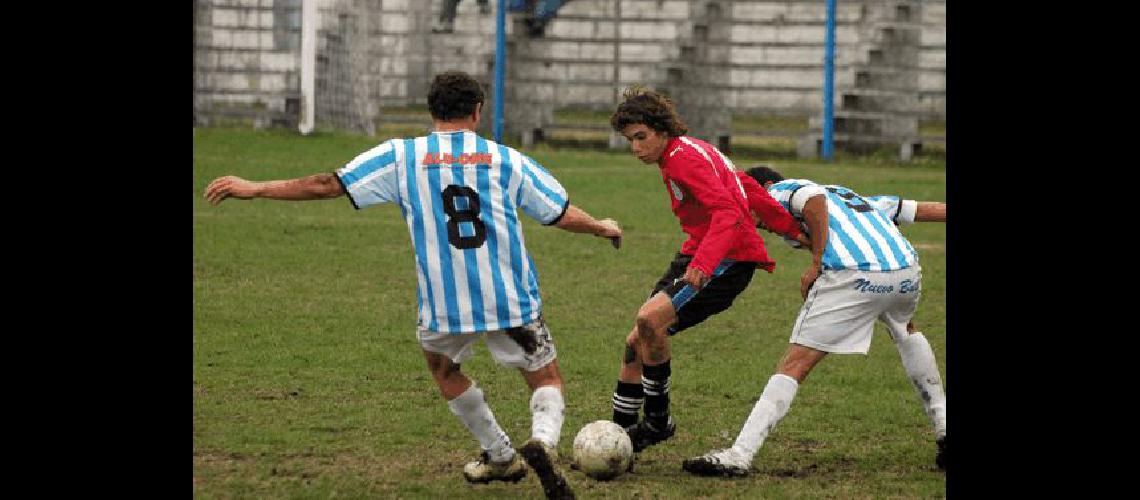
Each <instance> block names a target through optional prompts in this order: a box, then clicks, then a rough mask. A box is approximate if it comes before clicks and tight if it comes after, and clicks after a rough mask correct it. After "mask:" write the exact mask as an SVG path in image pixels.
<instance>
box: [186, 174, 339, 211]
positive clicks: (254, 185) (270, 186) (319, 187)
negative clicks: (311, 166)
mask: <svg viewBox="0 0 1140 500" xmlns="http://www.w3.org/2000/svg"><path fill="white" fill-rule="evenodd" d="M344 193H345V191H344V186H342V185H341V184H340V181H339V180H337V178H336V174H332V173H322V174H316V175H310V176H308V177H301V178H297V179H288V180H280V181H262V182H255V181H248V180H245V179H242V178H241V177H236V176H232V175H227V176H225V177H219V178H217V179H214V180H213V182H210V185H209V186H206V195H205V196H206V199H207V200H209V201H210V203H211V204H213V205H217V204H219V203H221V202H222V201H223V200H225V199H226V198H237V199H239V200H248V199H250V198H269V199H273V200H292V201H305V200H324V199H328V198H336V197H337V196H340V195H343V194H344Z"/></svg>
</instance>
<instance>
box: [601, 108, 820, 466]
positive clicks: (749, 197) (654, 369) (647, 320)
mask: <svg viewBox="0 0 1140 500" xmlns="http://www.w3.org/2000/svg"><path fill="white" fill-rule="evenodd" d="M610 125H611V126H612V127H613V129H614V130H615V131H617V132H619V133H621V134H622V135H623V136H625V138H626V139H628V140H629V144H630V151H631V152H632V153H633V155H634V156H636V157H637V159H639V160H641V161H643V162H645V163H648V164H655V165H657V167H658V168H659V169H661V180H662V181H663V182H664V184H665V188H666V189H665V190H666V192H667V193H668V195H669V199H670V201H671V202H672V207H673V213H674V214H675V215H676V216H677V218H678V219H679V220H680V223H681V229H682V230H683V231H684V232H685V233H686V234H688V235H689V239H688V240H687V241H685V243H684V244H683V245H682V246H681V251H680V252H678V253H677V255H676V256H675V257H674V259H673V262H672V263H671V264H670V265H669V268H668V269H667V270H666V271H665V274H664V275H663V276H662V277H661V279H660V280H658V281H657V284H656V286H655V287H654V288H653V291H652V292H650V295H649V299H648V300H647V301H646V302H645V303H644V304H643V305H642V306H641V308H640V310H638V312H637V322H636V325H635V326H634V328H633V330H632V331H631V332H630V333H629V336H628V337H627V338H626V349H625V356H624V358H623V360H622V365H621V371H620V374H619V380H618V384H617V388H616V389H615V390H614V395H613V421H614V422H615V423H617V424H618V425H620V426H622V427H623V428H625V429H626V431H627V432H628V433H629V435H630V438H631V441H632V442H633V450H634V451H635V452H640V451H641V450H643V449H645V448H646V447H648V446H650V445H653V444H656V443H659V442H661V441H664V440H666V439H668V438H669V437H670V436H672V435H673V433H674V431H675V428H676V426H675V425H674V423H673V420H672V418H671V417H670V415H669V375H670V368H669V360H670V352H669V337H670V336H672V335H675V334H677V333H678V332H680V331H682V330H684V329H686V328H689V327H691V326H694V325H696V324H698V323H700V322H702V321H704V320H705V319H706V318H708V317H709V316H712V315H714V314H717V313H719V312H721V311H723V310H725V309H727V308H728V307H729V306H730V305H732V301H733V300H734V299H735V298H736V296H737V295H739V294H740V292H742V291H743V290H744V289H745V288H746V287H747V286H748V283H749V282H750V281H751V280H752V274H753V273H754V272H755V270H756V268H757V267H759V268H761V269H764V270H765V271H768V272H772V269H774V268H775V265H776V264H775V262H773V261H772V260H771V259H769V258H768V253H767V251H766V250H765V248H764V241H763V240H762V239H761V238H760V235H759V234H757V232H756V229H755V226H756V225H757V223H759V224H760V225H762V226H763V227H765V228H766V229H768V230H770V231H773V232H775V233H777V234H780V235H782V236H785V237H788V238H791V239H794V240H799V241H807V239H806V237H805V236H804V235H803V234H802V233H801V231H800V226H799V224H798V223H797V222H796V221H795V220H794V219H793V218H792V216H791V215H790V214H788V212H787V210H785V209H784V208H783V207H782V206H781V205H780V204H779V203H777V202H776V201H775V200H774V199H772V197H771V196H770V195H769V194H768V193H767V191H765V190H764V189H762V188H759V187H758V186H752V185H749V186H747V187H748V188H751V189H746V186H745V183H748V181H752V179H750V178H748V176H746V175H743V176H741V175H738V172H737V171H736V168H735V166H733V164H732V161H730V160H729V159H728V157H726V156H725V155H724V154H723V153H721V152H720V151H719V150H718V149H717V148H715V147H713V146H712V145H711V144H709V143H707V142H705V141H702V140H700V139H696V138H693V137H689V136H686V135H685V134H686V133H687V132H688V130H687V128H686V126H685V123H684V122H683V121H682V120H681V117H680V116H678V114H677V111H676V109H675V108H674V106H673V103H672V101H670V100H669V98H668V97H666V96H665V95H663V94H661V93H659V92H657V91H654V90H651V89H648V88H645V87H641V86H634V87H631V88H629V89H627V90H626V92H625V94H624V101H623V102H622V103H621V104H620V105H618V107H617V110H616V111H615V112H614V114H613V116H611V117H610ZM745 179H746V180H745ZM749 184H755V181H752V182H751V183H749ZM754 217H755V218H756V219H755V220H754ZM643 403H644V407H645V419H644V420H642V421H641V422H638V412H639V410H640V409H641V407H642V405H643Z"/></svg>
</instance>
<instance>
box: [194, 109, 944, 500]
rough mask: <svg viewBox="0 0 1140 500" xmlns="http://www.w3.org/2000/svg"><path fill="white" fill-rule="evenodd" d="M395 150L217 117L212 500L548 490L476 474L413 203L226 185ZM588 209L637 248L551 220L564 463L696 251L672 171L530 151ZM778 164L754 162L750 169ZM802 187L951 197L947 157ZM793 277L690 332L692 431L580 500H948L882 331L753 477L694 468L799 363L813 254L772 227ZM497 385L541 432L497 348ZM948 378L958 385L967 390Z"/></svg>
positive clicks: (820, 373) (486, 378)
mask: <svg viewBox="0 0 1140 500" xmlns="http://www.w3.org/2000/svg"><path fill="white" fill-rule="evenodd" d="M377 142H379V140H378V139H372V138H367V137H360V136H350V135H338V134H328V133H321V134H316V135H314V136H310V137H300V136H297V135H296V134H294V133H291V132H286V131H252V130H232V129H230V130H225V129H195V131H194V174H193V193H192V195H193V203H194V206H193V224H194V250H193V254H194V280H193V281H194V283H193V286H194V327H193V328H194V496H195V497H201V498H265V497H271V498H329V497H340V498H449V497H486V498H519V497H522V498H541V496H542V493H541V488H540V486H539V484H538V480H537V478H535V476H534V475H533V474H531V475H528V476H527V478H526V479H525V480H523V481H522V482H520V483H519V484H517V485H508V484H500V483H496V484H494V485H485V486H471V485H468V484H467V483H466V482H465V481H464V480H463V478H462V476H461V470H462V466H463V464H464V463H465V462H467V461H469V460H471V459H473V458H475V456H476V455H477V452H478V443H477V442H476V441H475V439H474V438H473V437H472V436H470V434H469V433H468V432H467V431H466V429H464V428H463V426H462V424H460V422H459V421H458V419H456V418H455V417H454V416H453V415H452V414H451V412H450V411H449V410H448V408H447V406H446V404H444V400H443V399H442V397H441V396H440V395H439V394H438V392H437V390H436V388H435V385H434V383H433V382H432V381H431V377H430V376H429V374H428V372H427V369H426V366H425V363H424V361H423V357H422V355H421V354H420V350H419V346H418V343H417V342H416V339H415V335H414V326H415V312H416V311H415V304H416V292H415V287H416V274H415V270H414V265H413V260H412V252H411V246H410V244H409V238H408V231H407V228H406V226H405V225H404V223H403V221H402V218H401V216H400V211H399V209H398V208H397V207H395V206H390V205H386V206H380V207H373V208H370V209H366V210H362V211H355V210H353V209H352V206H351V204H350V203H349V201H348V200H347V199H343V198H341V199H336V200H327V201H320V202H304V203H290V202H279V201H270V200H253V201H240V200H230V201H227V202H225V203H223V204H221V205H220V206H217V207H211V206H209V205H208V204H207V203H206V202H205V200H204V199H203V198H202V193H203V191H204V188H205V186H206V184H207V183H208V182H209V181H210V180H211V179H213V178H214V177H216V176H220V175H226V174H233V175H239V176H243V177H247V178H251V179H256V180H268V179H281V178H291V177H297V176H302V175H308V174H312V173H315V172H320V171H331V170H333V169H335V168H338V167H340V166H341V165H343V164H344V163H346V162H347V161H349V160H351V159H352V158H353V157H354V156H355V155H357V154H358V153H360V152H363V151H364V150H366V149H368V148H370V147H372V146H374V145H375V144H376V143H377ZM528 153H529V154H531V155H532V156H533V157H534V158H535V159H537V160H538V161H539V162H540V163H542V164H543V165H544V166H546V167H547V168H548V169H549V170H550V171H551V172H552V173H553V174H554V175H555V176H556V177H557V178H558V179H559V180H560V181H561V182H562V184H563V185H564V186H565V187H566V189H567V191H568V192H569V194H570V198H571V200H572V201H573V202H574V203H575V204H576V205H578V206H580V207H582V208H583V209H585V210H586V211H588V212H590V213H591V214H593V215H595V216H597V217H599V218H600V217H612V218H614V219H616V220H618V221H619V222H620V223H621V224H622V226H623V228H624V229H625V231H626V236H625V240H624V245H623V247H622V249H621V250H619V251H615V250H613V249H612V248H611V247H610V245H609V244H608V243H606V242H605V241H603V240H600V239H597V238H593V237H590V236H585V235H577V234H571V233H567V232H564V231H559V230H557V229H553V228H547V227H542V226H540V225H539V224H537V223H535V222H534V221H532V220H530V219H529V218H526V217H523V219H524V220H525V221H526V227H525V231H526V242H527V246H528V248H529V249H530V252H531V254H532V256H533V258H534V261H535V263H536V265H537V266H538V271H539V277H540V283H541V287H542V293H543V300H544V303H545V315H546V318H547V321H548V324H549V326H550V328H551V331H552V333H553V335H554V338H555V341H556V344H557V346H558V351H559V364H560V366H561V369H562V373H563V375H564V376H565V378H566V382H567V383H566V400H567V408H566V421H565V425H564V427H563V431H562V441H561V445H560V452H561V453H562V455H563V457H567V456H568V455H569V453H570V445H571V443H572V441H573V439H574V435H575V434H576V433H577V430H578V429H579V428H581V427H582V426H583V425H584V424H586V423H589V422H591V421H593V420H598V419H607V418H609V415H610V395H611V393H612V390H613V387H614V382H615V380H616V375H617V368H618V363H619V360H620V357H621V353H622V346H623V339H624V338H625V335H626V334H627V333H628V332H629V329H630V327H631V325H632V321H633V318H634V315H635V312H636V310H637V308H638V306H639V305H640V304H641V302H642V301H643V300H644V298H645V294H646V293H647V292H648V290H649V289H650V288H651V287H652V284H653V283H654V281H655V280H656V279H657V277H658V276H659V275H660V274H661V273H662V272H663V271H664V270H665V268H666V266H667V265H668V263H669V261H670V260H671V258H672V256H673V254H674V252H676V250H677V249H678V248H679V247H680V244H681V242H682V241H683V239H684V238H683V234H682V233H681V231H680V229H679V227H678V225H677V221H676V218H675V217H674V216H673V214H672V213H671V212H670V210H669V202H668V198H667V197H666V194H665V192H664V187H663V186H662V184H661V180H660V175H659V173H658V171H657V169H656V168H654V167H652V166H648V165H643V164H641V163H640V162H637V161H636V160H635V159H633V158H632V157H631V156H629V155H628V154H624V153H620V152H615V153H609V152H596V151H555V150H551V149H538V150H533V151H528ZM757 160H758V159H757V158H746V157H735V158H734V161H735V162H736V164H737V165H738V166H739V167H741V168H746V167H748V166H751V165H753V164H754V163H756V162H757ZM773 163H774V165H775V166H776V167H777V168H778V169H780V170H781V171H782V172H783V173H784V174H785V175H786V176H788V177H807V178H811V179H814V180H817V181H820V182H826V183H836V184H843V185H846V186H848V187H850V188H852V189H854V190H856V191H858V192H860V193H862V194H865V195H872V194H901V195H903V196H905V197H907V198H917V199H927V200H945V190H946V169H945V165H944V164H943V163H938V162H932V161H926V162H922V163H917V164H910V165H899V164H897V163H893V162H891V161H886V160H869V161H862V162H856V161H848V160H842V161H841V162H840V163H836V164H822V163H815V164H812V163H795V162H784V161H779V162H773ZM903 232H904V234H906V235H907V236H908V237H909V238H910V239H911V241H912V243H913V244H914V245H915V247H916V248H917V249H918V250H919V252H920V255H921V262H922V265H923V277H924V279H923V281H924V284H923V296H922V303H921V305H920V307H919V312H918V314H917V317H916V322H917V323H918V324H919V325H920V327H921V329H922V330H923V331H924V332H925V333H926V336H927V338H928V339H930V342H931V344H932V346H933V347H934V351H935V353H936V355H937V357H938V359H939V363H940V366H942V367H943V376H944V377H946V373H945V368H944V367H945V339H946V328H945V326H946V319H945V318H946V307H945V306H946V297H945V289H946V268H945V262H946V252H945V240H946V230H945V225H943V224H926V225H923V224H918V225H913V226H909V227H907V228H905V229H904V231H903ZM762 235H763V236H764V237H765V241H766V242H767V244H768V248H769V251H770V254H771V255H772V257H773V258H774V259H775V260H776V261H777V262H778V265H777V268H776V271H775V273H773V274H767V273H763V272H758V273H757V275H756V277H755V278H754V279H753V282H752V285H751V286H750V287H749V289H748V290H746V291H745V292H744V293H743V294H741V296H740V297H739V298H738V299H737V301H736V303H735V304H734V305H733V307H732V308H731V309H729V310H728V311H726V312H724V313H722V314H720V315H717V316H715V317H713V318H711V319H710V320H708V321H706V322H705V323H704V324H702V325H699V326H698V327H695V328H693V329H691V330H688V331H686V332H684V333H682V334H680V335H679V336H677V337H674V339H673V340H674V343H673V353H674V354H673V361H672V366H673V377H672V392H671V395H672V401H673V406H672V408H673V412H674V418H675V419H676V421H677V423H678V430H677V435H676V436H674V438H673V439H671V440H669V441H668V442H666V443H664V444H661V445H658V446H655V447H652V448H650V449H649V450H647V451H645V452H644V453H642V455H641V458H640V461H639V462H638V464H637V468H636V471H635V473H633V474H628V475H624V476H622V477H620V478H618V479H616V480H614V481H611V482H597V481H593V480H590V479H588V478H586V477H585V476H584V475H582V474H580V473H577V472H574V471H569V470H568V469H567V472H568V477H569V480H570V482H571V484H572V486H573V487H574V489H575V491H576V492H577V493H578V495H579V497H580V498H635V497H636V498H648V497H652V498H759V497H763V498H796V497H799V498H815V497H844V498H869V497H874V498H881V497H891V498H916V497H922V498H927V497H942V496H944V495H945V475H944V474H943V473H941V472H939V471H938V470H937V469H935V467H934V463H933V458H934V440H933V432H932V430H931V428H930V424H929V422H928V420H927V418H926V416H925V415H924V414H923V412H922V409H921V406H920V404H919V401H918V397H917V396H916V394H915V391H914V389H913V388H912V387H911V386H910V384H909V383H908V381H907V379H906V376H905V373H904V372H903V369H902V367H901V365H900V363H899V360H898V353H897V351H896V350H895V348H894V345H893V344H892V343H891V341H890V340H889V338H888V337H887V335H886V334H885V330H884V329H883V327H882V326H881V325H877V326H876V335H875V339H874V342H873V344H872V347H871V351H870V353H869V354H868V355H867V356H857V355H855V356H832V357H829V358H828V359H826V360H825V361H824V362H823V363H822V364H820V365H819V366H818V367H817V368H816V369H815V371H814V372H813V373H812V375H811V377H810V378H809V379H808V380H807V381H806V382H805V383H804V384H803V385H802V386H801V387H800V390H799V392H798V393H797V395H796V398H795V401H794V403H793V405H792V408H791V411H790V412H789V413H788V415H787V417H785V418H784V419H783V420H782V421H781V422H780V424H779V426H778V427H777V428H776V430H775V431H774V433H773V434H772V435H771V436H770V437H769V438H768V440H767V441H766V442H765V444H764V447H763V448H762V449H761V451H760V452H759V454H758V455H757V457H756V460H755V462H754V466H755V468H756V471H755V474H753V475H752V476H751V477H749V478H745V479H731V480H730V479H711V478H700V477H695V476H691V475H688V474H686V473H684V472H682V471H681V468H680V463H681V460H682V459H684V458H686V457H689V456H694V455H698V454H701V453H704V452H705V451H708V450H709V449H711V448H718V447H725V446H729V445H731V443H732V440H733V439H734V437H735V435H736V433H737V431H738V430H739V428H740V426H741V425H742V424H743V422H744V420H745V418H746V417H747V415H748V412H749V411H750V409H751V406H752V404H753V402H754V401H755V399H756V398H757V397H758V396H759V393H760V391H761V390H762V389H763V387H764V384H765V382H766V381H767V379H768V377H769V376H770V375H771V374H772V372H773V369H774V367H775V365H776V362H777V361H778V360H779V357H780V356H781V355H782V353H783V351H784V349H785V348H786V347H787V340H788V336H789V334H790V331H791V327H792V323H793V322H794V320H795V317H796V313H797V311H798V309H799V306H800V303H801V300H800V297H799V274H800V272H801V271H802V269H803V267H804V266H805V265H806V264H807V263H808V261H809V256H808V254H807V253H806V252H802V251H801V252H797V253H793V250H791V249H790V248H789V247H787V246H786V245H784V244H783V243H782V242H780V241H779V239H778V238H777V237H775V236H774V235H771V234H770V233H766V232H764V233H762ZM464 371H465V372H466V373H467V374H468V375H470V376H471V377H472V378H474V379H475V380H477V381H478V383H479V384H480V385H481V387H483V389H484V391H485V392H486V394H487V395H488V399H489V402H490V404H491V407H492V409H493V410H494V411H495V414H496V417H497V418H498V421H499V423H500V424H501V425H502V426H503V428H504V429H505V430H506V431H507V432H508V433H509V434H510V436H511V438H512V440H513V441H514V442H515V444H516V445H521V443H522V442H523V441H524V440H525V439H526V438H527V437H528V435H529V429H530V413H529V411H528V409H527V403H528V400H529V394H528V391H527V390H526V388H525V385H524V384H523V381H522V379H521V377H520V376H519V375H518V374H517V372H515V371H514V370H507V369H503V368H500V367H497V366H495V365H494V363H493V361H492V360H491V359H490V355H489V354H488V353H487V352H486V349H485V348H483V347H480V348H478V349H477V351H476V356H475V357H474V359H473V360H471V361H469V362H467V363H465V364H464ZM947 382H948V381H947Z"/></svg>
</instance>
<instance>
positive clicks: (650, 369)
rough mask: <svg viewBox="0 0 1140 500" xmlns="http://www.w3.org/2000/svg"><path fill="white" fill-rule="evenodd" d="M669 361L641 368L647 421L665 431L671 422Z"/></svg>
mask: <svg viewBox="0 0 1140 500" xmlns="http://www.w3.org/2000/svg"><path fill="white" fill-rule="evenodd" d="M670 373H672V371H671V370H670V369H669V361H665V362H664V363H661V364H659V365H657V366H649V365H645V366H642V367H641V385H642V387H643V389H644V391H645V420H646V421H647V422H649V423H650V424H651V425H653V427H656V428H658V429H664V428H665V425H666V424H667V423H668V421H669V374H670Z"/></svg>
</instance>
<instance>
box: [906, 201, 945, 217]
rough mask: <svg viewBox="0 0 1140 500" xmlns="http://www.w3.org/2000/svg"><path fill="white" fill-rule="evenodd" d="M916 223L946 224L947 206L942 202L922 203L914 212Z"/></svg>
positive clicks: (919, 203)
mask: <svg viewBox="0 0 1140 500" xmlns="http://www.w3.org/2000/svg"><path fill="white" fill-rule="evenodd" d="M914 220H915V222H946V204H945V203H942V202H940V201H920V202H918V209H916V210H915V212H914Z"/></svg>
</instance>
